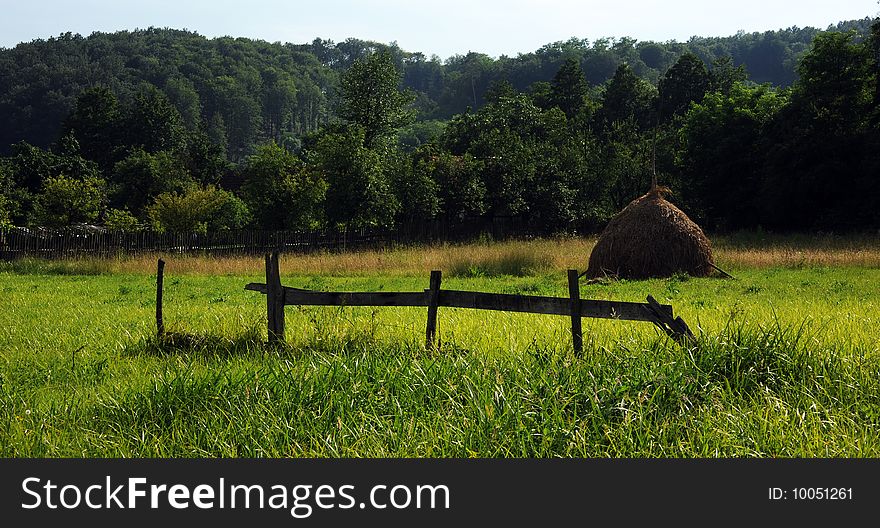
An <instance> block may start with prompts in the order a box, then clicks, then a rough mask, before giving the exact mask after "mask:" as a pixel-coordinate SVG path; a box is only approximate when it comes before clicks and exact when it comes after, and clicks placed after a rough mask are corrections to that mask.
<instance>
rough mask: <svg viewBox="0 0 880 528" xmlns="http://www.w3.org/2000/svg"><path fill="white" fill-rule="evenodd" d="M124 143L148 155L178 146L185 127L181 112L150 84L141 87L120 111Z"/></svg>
mask: <svg viewBox="0 0 880 528" xmlns="http://www.w3.org/2000/svg"><path fill="white" fill-rule="evenodd" d="M122 127H123V132H122V133H123V136H124V138H125V145H126V146H127V147H129V149H140V150H143V151H145V152H147V153H149V154H154V153H156V152H159V151H163V150H166V151H170V150H175V149H178V148H180V147H181V146H182V145H183V142H184V127H183V122H182V120H181V117H180V113H179V112H178V111H177V109H176V108H174V105H172V104H171V102H170V101H169V100H168V97H167V96H166V95H165V94H164V93H162V92H161V91H160V90H159V89H158V88H156V87H155V86H153V85H152V84H145V85H143V86H141V88H140V90H138V92H137V93H136V94H135V96H134V98H133V100H132V102H131V104H129V105H128V106H127V107H126V108H125V109H124V113H123V120H122Z"/></svg>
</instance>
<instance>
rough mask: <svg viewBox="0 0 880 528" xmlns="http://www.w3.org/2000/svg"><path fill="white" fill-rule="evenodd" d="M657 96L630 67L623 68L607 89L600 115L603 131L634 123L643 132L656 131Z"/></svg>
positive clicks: (616, 73)
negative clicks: (653, 129)
mask: <svg viewBox="0 0 880 528" xmlns="http://www.w3.org/2000/svg"><path fill="white" fill-rule="evenodd" d="M656 96H657V90H656V89H655V88H654V87H653V86H652V85H651V84H650V83H648V82H647V81H645V80H643V79H640V78H639V77H638V76H636V74H635V73H634V72H633V71H632V68H630V67H629V65H628V64H625V63H624V64H621V65H620V66H618V68H617V70H616V71H615V72H614V77H612V78H611V81H609V83H608V85H607V87H606V88H605V93H604V95H603V96H602V106H601V108H600V109H599V111H598V112H597V114H596V117H597V119H598V121H599V125H600V129H602V130H606V131H607V130H610V129H611V126H612V125H613V124H614V123H615V122H618V121H622V122H625V121H630V120H632V121H633V122H634V123H635V124H636V125H637V126H638V127H639V128H640V129H642V130H646V129H648V128H651V127H653V126H654V125H655V122H654V106H655V105H654V100H655V98H656Z"/></svg>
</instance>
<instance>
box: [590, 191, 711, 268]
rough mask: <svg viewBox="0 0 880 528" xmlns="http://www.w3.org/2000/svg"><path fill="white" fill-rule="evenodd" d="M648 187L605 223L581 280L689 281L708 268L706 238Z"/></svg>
mask: <svg viewBox="0 0 880 528" xmlns="http://www.w3.org/2000/svg"><path fill="white" fill-rule="evenodd" d="M666 192H669V190H668V189H666V188H664V187H654V188H652V189H651V191H650V192H649V193H648V194H646V195H644V196H642V197H640V198H637V199H635V200H633V201H632V202H631V203H630V204H629V205H627V206H626V208H625V209H624V210H623V211H621V212H620V213H618V214H617V216H615V217H614V218H612V219H611V222H609V224H608V226H607V227H606V228H605V230H604V231H603V232H602V235H601V236H600V237H599V241H598V242H597V243H596V247H594V248H593V252H592V254H590V264H589V267H588V269H587V277H590V278H598V277H604V276H615V277H619V278H625V279H646V278H650V277H669V276H671V275H673V274H675V273H679V272H685V273H688V274H689V275H693V276H695V277H704V276H707V275H709V274H710V273H711V272H712V270H713V269H714V267H713V265H714V261H713V260H712V249H711V247H710V243H709V239H708V238H706V235H705V234H703V230H702V229H700V226H698V225H697V224H695V223H694V222H693V221H691V219H690V218H688V217H687V215H686V214H684V213H683V212H682V211H681V210H680V209H679V208H677V207H675V206H674V205H672V204H671V203H669V202H668V201H666V200H665V199H664V198H663V194H664V193H666Z"/></svg>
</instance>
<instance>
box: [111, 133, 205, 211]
mask: <svg viewBox="0 0 880 528" xmlns="http://www.w3.org/2000/svg"><path fill="white" fill-rule="evenodd" d="M111 183H112V184H113V192H112V198H113V200H112V203H113V205H114V206H115V207H126V208H128V210H129V211H131V212H133V213H134V214H135V215H141V214H142V213H143V211H144V208H145V207H146V206H147V204H149V203H151V202H152V201H153V199H154V198H155V197H156V196H158V195H160V194H162V193H169V192H178V193H179V192H183V191H184V190H185V189H186V188H187V187H189V185H190V184H192V183H193V179H192V177H191V176H190V174H189V173H188V172H187V171H186V167H185V166H184V164H183V163H182V162H181V160H180V159H178V158H177V157H176V156H175V155H174V154H172V153H170V152H167V151H162V152H156V153H153V154H151V153H149V152H145V151H143V150H139V149H138V150H135V151H133V152H132V153H131V154H129V155H128V157H126V158H125V159H123V160H122V161H120V162H119V163H117V164H116V165H115V166H114V168H113V176H112V179H111Z"/></svg>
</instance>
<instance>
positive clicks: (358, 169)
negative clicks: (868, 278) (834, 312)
mask: <svg viewBox="0 0 880 528" xmlns="http://www.w3.org/2000/svg"><path fill="white" fill-rule="evenodd" d="M878 70H880V24H878V23H877V22H875V21H872V20H870V19H864V20H859V21H851V22H846V23H841V24H839V25H837V26H836V27H833V28H829V31H819V30H816V29H812V28H806V29H799V28H790V29H787V30H781V31H771V32H766V33H753V34H738V35H736V36H733V37H727V38H697V37H695V38H692V39H690V40H689V41H688V42H686V43H677V42H667V43H655V42H638V41H635V40H633V39H628V38H624V39H600V40H597V41H594V42H588V41H586V40H576V39H572V40H569V41H566V42H560V43H554V44H549V45H547V46H544V47H543V48H541V49H540V50H537V51H536V52H534V53H530V54H523V55H519V56H517V57H515V58H512V57H504V56H502V57H499V58H491V57H488V56H485V55H481V54H477V53H470V54H468V55H466V56H456V57H452V58H449V59H448V60H445V61H441V60H440V59H439V58H437V57H431V58H428V57H425V56H424V55H423V54H420V53H411V52H406V51H403V50H401V49H399V48H398V47H397V46H396V45H394V44H392V45H382V44H378V43H373V42H366V41H359V40H355V39H350V40H347V41H345V42H341V43H333V42H329V41H322V40H315V41H314V42H312V43H310V44H304V45H294V44H283V45H282V44H278V43H276V44H270V43H266V42H262V41H255V40H249V39H243V38H236V39H233V38H219V39H206V38H204V37H201V36H199V35H197V34H194V33H190V32H186V31H177V30H169V29H149V30H143V31H134V32H120V33H113V34H102V33H97V34H93V35H91V36H89V37H81V36H79V35H72V34H65V35H62V36H60V37H58V38H53V39H49V40H39V41H34V42H31V43H27V44H21V45H19V46H17V47H15V48H12V49H6V50H0V118H2V119H3V122H4V125H5V126H4V127H3V129H2V130H0V153H2V158H0V225H6V226H9V225H18V226H24V225H29V226H48V227H63V226H68V225H73V224H78V223H89V224H100V225H104V226H107V227H108V228H110V229H121V230H133V229H142V228H152V229H157V230H165V231H202V232H204V231H208V230H217V229H238V228H245V227H247V228H254V229H313V228H320V227H328V226H332V227H363V226H393V225H396V224H401V223H408V222H422V221H431V220H437V221H442V222H445V223H447V224H450V225H454V224H456V223H463V222H470V221H473V220H474V219H486V218H497V217H505V218H516V219H518V220H520V221H522V222H523V223H524V224H526V225H529V226H530V227H531V228H532V229H533V230H534V231H538V232H545V233H554V232H562V231H567V232H573V231H577V232H588V231H591V230H595V229H597V228H599V227H601V225H602V224H603V223H604V222H605V221H607V219H608V218H609V217H610V215H612V214H613V213H614V212H616V211H617V210H619V209H620V208H622V207H623V206H625V205H626V204H627V203H628V202H629V201H630V200H632V199H633V198H635V197H636V196H638V195H639V194H641V193H642V192H644V191H645V190H646V189H647V187H648V185H649V183H650V181H651V174H652V170H653V167H654V166H656V170H657V171H658V173H659V177H660V181H661V183H664V184H666V185H668V186H669V187H671V188H672V190H673V192H674V193H675V194H674V195H673V196H674V197H673V200H674V201H676V202H677V203H679V204H680V205H681V207H682V208H684V209H685V210H686V211H688V213H689V214H691V216H692V217H694V218H695V219H696V220H699V221H700V222H702V223H704V224H705V225H706V226H707V227H708V228H710V229H719V230H730V229H742V228H755V227H757V226H762V227H766V228H769V229H780V230H803V229H846V230H853V229H867V228H876V227H878V226H880V213H878V210H880V203H878V202H880V181H878V176H877V175H878V174H880V154H878V153H880V87H878Z"/></svg>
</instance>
